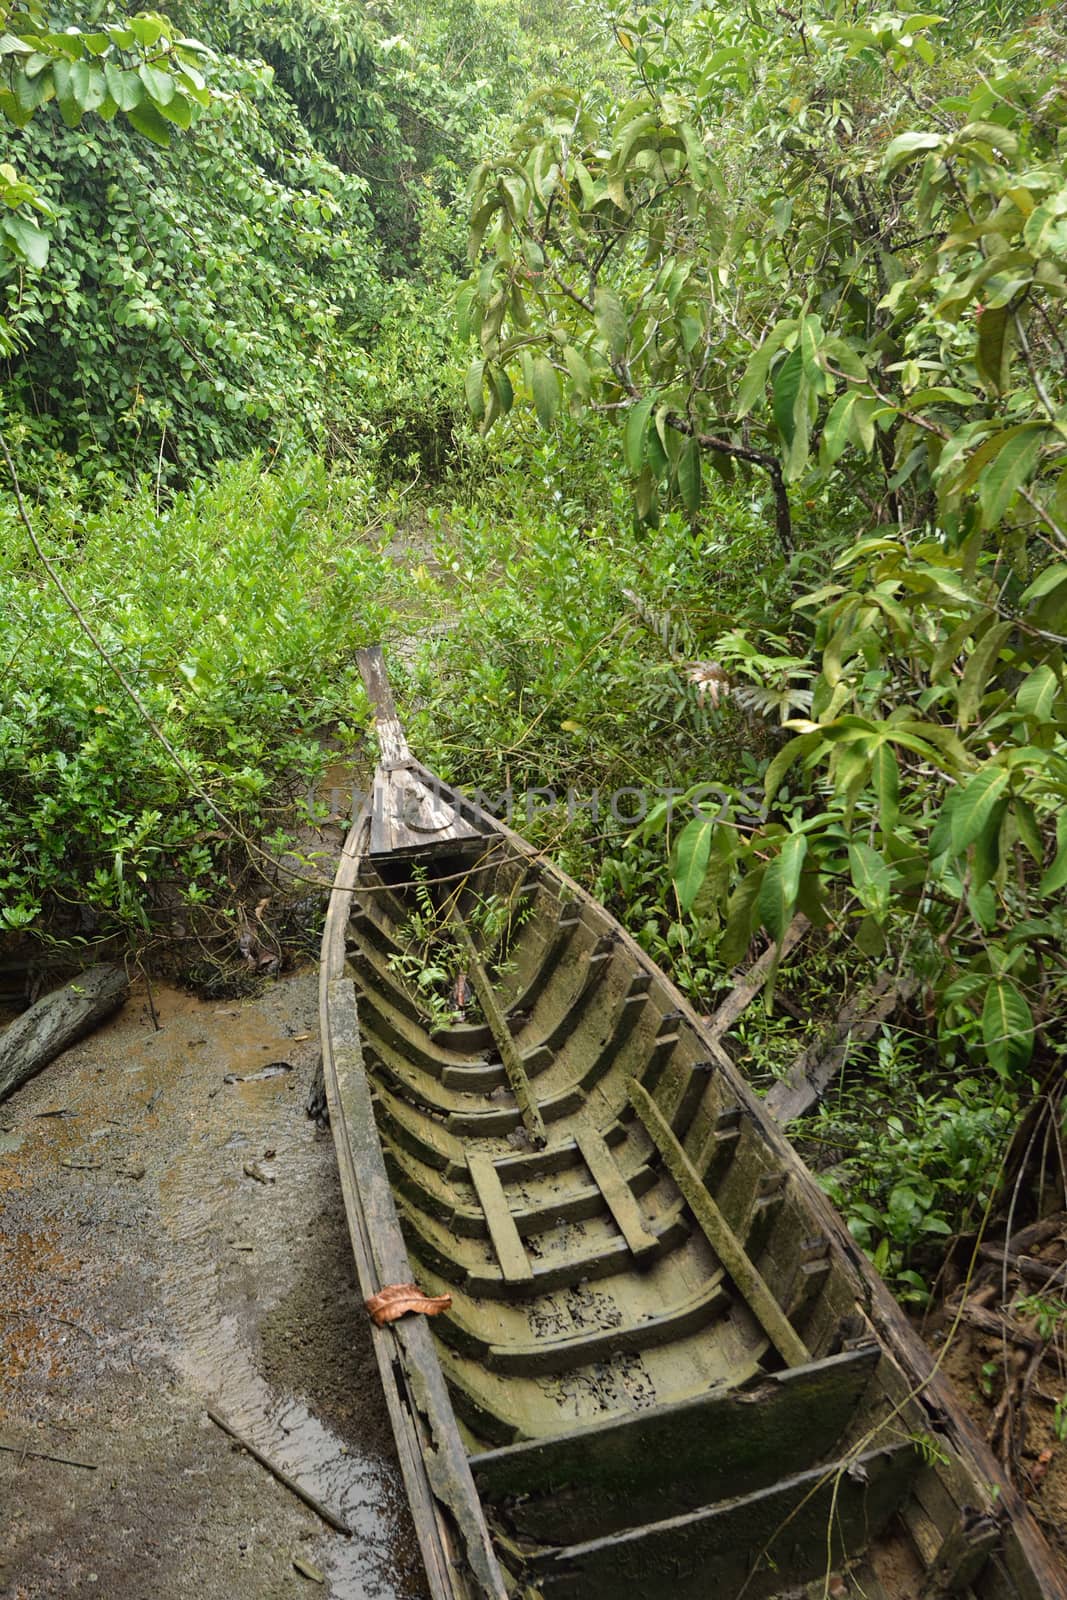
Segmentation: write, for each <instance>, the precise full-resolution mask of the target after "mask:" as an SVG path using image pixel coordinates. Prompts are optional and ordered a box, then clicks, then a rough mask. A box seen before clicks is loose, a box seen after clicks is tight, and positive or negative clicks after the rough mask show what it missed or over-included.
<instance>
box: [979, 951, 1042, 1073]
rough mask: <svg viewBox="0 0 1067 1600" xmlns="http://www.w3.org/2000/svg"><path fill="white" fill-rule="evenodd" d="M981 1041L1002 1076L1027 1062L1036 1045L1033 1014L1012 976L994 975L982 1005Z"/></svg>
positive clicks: (994, 1068)
mask: <svg viewBox="0 0 1067 1600" xmlns="http://www.w3.org/2000/svg"><path fill="white" fill-rule="evenodd" d="M982 1042H983V1043H984V1045H985V1047H986V1054H987V1055H988V1057H989V1063H990V1065H991V1066H992V1068H993V1070H994V1071H995V1072H996V1073H997V1074H998V1075H999V1076H1000V1077H1002V1078H1006V1077H1009V1076H1011V1075H1012V1074H1014V1073H1015V1072H1018V1071H1020V1070H1021V1069H1022V1068H1023V1067H1025V1066H1026V1065H1027V1063H1028V1062H1029V1060H1030V1057H1031V1055H1032V1053H1033V1048H1034V1017H1033V1012H1032V1011H1031V1010H1030V1007H1029V1005H1028V1004H1027V1002H1026V1000H1025V998H1024V997H1023V995H1022V994H1021V993H1020V991H1019V990H1018V989H1017V988H1016V986H1015V984H1014V983H1012V981H1011V979H1010V978H1005V977H1003V976H1001V977H995V978H993V979H992V981H991V983H990V985H989V988H988V990H987V991H986V997H985V1004H984V1005H983V1007H982Z"/></svg>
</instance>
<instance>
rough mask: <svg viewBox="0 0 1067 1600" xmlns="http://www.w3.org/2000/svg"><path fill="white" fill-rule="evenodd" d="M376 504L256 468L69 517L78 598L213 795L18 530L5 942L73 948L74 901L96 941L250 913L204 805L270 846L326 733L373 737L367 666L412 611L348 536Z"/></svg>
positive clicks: (355, 537)
mask: <svg viewBox="0 0 1067 1600" xmlns="http://www.w3.org/2000/svg"><path fill="white" fill-rule="evenodd" d="M372 492H373V491H372V485H371V482H370V480H369V479H367V478H365V477H364V478H362V479H361V478H348V479H345V480H331V479H329V478H328V477H327V476H326V474H325V472H324V470H323V469H322V467H321V466H320V465H317V464H315V463H313V462H309V463H306V464H303V465H299V466H295V467H293V468H292V469H290V470H289V471H287V472H285V473H275V474H266V473H264V472H263V471H262V470H261V465H260V463H259V462H258V461H256V460H252V461H250V462H247V463H245V464H243V465H240V466H234V467H228V468H225V469H223V470H222V471H220V473H219V475H218V477H217V479H216V481H215V482H214V483H212V484H201V485H197V486H196V487H194V488H193V489H191V490H189V491H187V492H186V493H183V494H180V495H178V496H176V497H175V499H174V501H173V503H172V504H171V505H169V506H167V507H164V508H160V507H158V506H157V504H156V502H155V498H154V496H153V494H152V492H151V490H150V489H149V488H147V487H146V488H143V489H141V490H140V492H139V493H137V494H136V495H134V496H133V497H131V498H129V499H122V498H119V497H117V496H116V498H115V499H114V500H113V501H112V502H111V503H110V504H109V505H107V506H105V507H103V508H102V509H99V510H96V511H94V512H91V513H88V514H86V515H85V516H84V517H83V516H81V515H80V514H79V513H78V512H77V510H76V509H74V508H70V507H69V506H68V507H63V508H55V509H54V510H53V513H52V515H51V518H50V520H49V522H48V525H47V527H46V528H45V529H44V530H43V533H44V537H45V538H46V540H47V542H48V544H49V547H50V551H51V553H52V556H53V558H54V559H55V560H56V561H57V562H58V563H59V565H60V567H61V569H62V571H63V574H64V579H65V582H66V583H67V585H68V587H69V588H70V589H71V590H72V592H73V594H74V596H75V599H76V600H77V601H78V602H79V604H80V605H81V607H82V608H83V610H84V612H85V614H86V616H87V618H88V620H89V622H90V625H91V626H92V628H93V629H94V631H95V632H96V634H97V636H98V637H99V638H100V639H101V641H102V642H103V643H104V645H105V647H106V648H107V649H108V651H109V652H110V653H111V654H112V655H114V657H115V658H116V659H117V661H118V662H119V664H120V665H121V667H122V669H123V671H124V673H125V674H126V675H127V677H128V678H129V679H130V680H131V682H132V683H133V684H134V686H135V688H136V689H137V691H138V694H139V695H140V697H141V698H142V700H143V701H144V702H145V704H146V705H147V707H148V709H149V711H150V713H151V715H152V717H153V718H154V720H155V721H156V722H157V724H158V725H159V727H160V728H161V729H162V731H163V732H164V734H165V735H166V737H167V739H168V740H169V742H170V743H171V744H172V745H173V746H174V747H175V748H176V750H177V751H178V753H179V756H180V758H181V761H182V764H183V766H184V767H185V768H186V769H187V771H188V772H189V773H190V774H191V775H192V777H193V779H194V780H195V783H196V786H197V789H198V791H199V795H198V794H197V793H191V792H190V786H189V782H188V780H187V778H186V776H185V775H184V774H183V773H182V772H180V771H177V770H176V769H175V766H174V763H173V762H172V760H171V758H170V757H169V755H168V754H167V752H166V751H165V750H164V749H163V748H162V746H161V745H160V744H159V742H158V741H157V740H156V739H155V737H154V735H153V733H152V731H151V730H150V729H149V728H148V727H147V726H146V725H145V723H144V721H143V720H142V719H141V717H140V716H139V714H138V712H137V710H136V708H135V707H134V705H133V704H132V703H131V701H130V700H129V698H128V697H127V696H126V695H125V693H124V692H123V691H122V690H121V689H120V688H119V686H118V685H117V684H116V682H115V679H114V677H113V676H112V674H111V673H110V671H109V670H108V668H107V666H106V665H105V664H104V663H103V662H102V661H101V659H100V657H99V655H98V654H97V653H96V652H95V650H94V649H93V648H92V646H91V645H90V644H89V641H88V640H87V639H86V637H85V635H84V633H83V632H82V631H81V629H80V628H79V626H78V624H77V622H76V621H75V619H74V618H73V617H72V616H71V614H70V612H69V611H68V610H67V609H66V607H65V606H64V605H63V602H62V601H61V599H60V597H59V596H58V594H57V593H56V591H55V590H54V589H53V588H52V587H51V586H50V585H49V584H48V583H46V581H45V580H44V577H43V575H42V574H41V573H40V572H39V571H38V570H37V568H36V566H35V564H34V562H33V560H32V559H31V558H30V556H29V554H28V550H27V545H26V542H25V538H24V535H23V534H22V532H21V530H20V529H19V528H18V526H17V525H16V524H15V522H14V520H13V518H12V517H11V514H10V512H6V513H5V521H4V543H3V555H2V557H0V560H2V563H3V570H2V578H0V582H2V585H3V588H4V592H5V597H6V604H5V607H4V611H3V615H2V616H0V658H2V659H3V660H4V661H5V662H6V663H7V670H6V671H5V673H4V674H3V679H2V682H0V841H2V843H0V856H2V858H3V861H4V868H3V873H2V876H0V927H6V928H9V929H10V928H16V927H24V926H27V925H29V924H32V923H34V922H35V921H36V920H37V919H38V918H40V919H42V923H43V925H44V926H48V925H52V926H53V927H57V928H61V929H62V930H63V931H69V929H70V926H71V924H70V922H69V919H68V920H67V921H66V922H64V920H63V918H61V917H58V916H57V911H58V910H59V908H61V907H62V906H63V905H64V904H65V905H67V906H74V907H79V908H82V915H81V925H82V926H83V927H97V926H98V927H99V928H100V930H101V931H108V930H114V929H116V928H122V927H125V928H128V929H136V928H138V927H142V928H143V927H145V926H146V925H147V924H148V923H149V921H150V919H151V917H152V915H153V908H154V907H156V906H160V905H163V906H167V905H170V906H171V907H173V906H174V905H175V904H180V902H181V900H182V899H183V898H184V899H185V900H186V901H188V902H190V903H193V904H197V903H200V902H209V903H210V902H212V901H215V900H218V899H219V898H222V899H224V900H227V899H232V885H231V884H230V883H229V881H228V879H227V876H226V872H227V863H228V862H229V863H231V864H232V865H233V866H234V870H240V869H241V865H242V863H245V864H247V854H246V851H245V849H244V846H243V844H242V842H241V840H239V839H235V838H234V837H231V836H230V835H229V834H228V832H227V829H226V828H225V827H223V826H222V825H221V824H220V821H219V818H218V815H217V814H216V813H215V812H214V811H213V810H212V809H211V808H210V807H209V806H208V805H207V804H206V803H205V801H204V799H203V798H202V796H203V795H207V796H209V797H210V799H211V801H213V802H214V804H215V806H217V807H219V808H221V810H222V811H223V812H224V813H225V815H226V817H227V818H228V819H231V820H232V822H233V823H234V824H235V825H236V827H237V828H238V829H239V830H240V831H241V833H242V834H244V835H246V836H248V837H250V838H251V839H253V841H262V839H263V838H264V836H265V835H267V834H271V833H274V832H275V831H276V829H277V826H278V821H279V816H281V817H282V820H285V815H286V814H285V813H284V812H282V813H279V811H278V809H277V808H278V803H279V801H280V800H281V799H283V798H284V797H285V794H286V791H287V788H289V787H291V788H295V789H297V790H298V791H299V793H300V794H301V795H302V794H304V793H305V792H306V790H307V789H308V786H309V785H310V784H311V783H312V781H313V779H314V775H315V773H316V772H317V771H319V770H321V768H322V767H323V765H324V763H325V761H326V760H327V754H326V750H325V748H324V744H323V740H322V735H323V733H324V732H330V733H337V732H341V733H343V732H344V730H346V729H348V730H352V729H353V728H354V727H358V726H360V724H361V721H362V710H361V708H362V707H363V705H364V704H365V702H364V700H363V698H362V690H361V689H360V688H359V687H358V686H357V685H358V677H357V675H356V673H355V668H354V661H353V651H354V649H355V647H356V646H357V645H358V644H361V643H364V642H366V640H367V639H368V638H370V637H372V636H375V635H377V634H380V633H381V632H382V631H383V630H384V629H385V626H386V623H387V620H388V619H389V617H390V615H391V604H392V603H396V602H401V601H403V600H404V597H405V595H407V594H409V587H408V585H407V583H406V580H405V578H404V575H403V573H402V571H401V570H400V569H399V568H397V567H396V566H395V565H394V564H393V563H392V562H391V561H390V559H389V558H388V557H387V556H385V555H383V553H382V552H381V550H380V548H379V547H378V545H377V543H376V542H375V540H374V539H373V537H368V536H367V535H366V534H362V533H359V532H357V533H353V532H352V527H353V524H355V525H356V526H357V527H362V526H364V525H365V524H366V522H367V521H368V509H369V504H370V501H371V497H372ZM289 815H290V816H291V813H289ZM283 843H284V841H283V840H278V839H275V840H274V841H273V845H274V848H275V849H277V848H279V847H281V846H282V845H283ZM257 859H258V858H257ZM75 925H76V924H75Z"/></svg>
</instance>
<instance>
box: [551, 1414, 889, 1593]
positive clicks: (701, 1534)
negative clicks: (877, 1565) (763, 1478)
mask: <svg viewBox="0 0 1067 1600" xmlns="http://www.w3.org/2000/svg"><path fill="white" fill-rule="evenodd" d="M916 1468H917V1457H916V1454H915V1452H914V1450H913V1449H912V1447H911V1446H910V1445H897V1446H892V1447H890V1448H889V1449H886V1450H872V1451H870V1452H868V1453H867V1454H866V1455H863V1456H860V1457H859V1458H858V1459H857V1460H856V1461H854V1462H851V1463H849V1462H842V1463H841V1464H840V1465H839V1466H838V1467H837V1468H836V1469H835V1468H834V1467H815V1468H814V1469H812V1470H810V1471H808V1472H802V1473H798V1474H797V1475H796V1476H795V1477H792V1478H784V1479H781V1480H779V1481H778V1482H777V1483H775V1484H773V1485H772V1486H771V1487H770V1488H766V1489H761V1490H759V1491H757V1492H756V1493H755V1494H751V1495H745V1496H742V1497H741V1498H739V1499H733V1500H728V1501H726V1502H724V1503H722V1504H720V1505H715V1506H710V1507H708V1508H706V1509H703V1510H700V1511H696V1512H692V1513H690V1514H689V1515H688V1516H682V1517H671V1518H668V1519H667V1520H666V1521H664V1522H658V1523H653V1524H651V1525H650V1526H646V1527H642V1528H633V1529H630V1530H628V1531H627V1532H626V1533H625V1534H621V1535H615V1536H610V1537H608V1538H606V1539H593V1540H588V1541H586V1542H584V1543H582V1544H578V1545H570V1546H567V1547H565V1548H563V1549H559V1550H552V1551H546V1552H545V1553H544V1554H543V1555H542V1554H538V1555H535V1556H532V1557H531V1558H530V1562H529V1567H530V1569H531V1576H532V1577H533V1578H534V1580H535V1582H536V1585H537V1587H538V1589H539V1590H540V1592H541V1593H542V1594H543V1595H544V1597H545V1600H618V1596H619V1595H620V1594H626V1595H631V1596H639V1597H640V1600H708V1596H709V1595H723V1596H733V1595H738V1594H744V1596H745V1600H770V1597H771V1596H774V1595H778V1594H780V1593H781V1592H782V1589H783V1588H785V1587H788V1588H793V1587H794V1586H795V1585H796V1584H797V1583H803V1582H806V1581H807V1580H808V1579H809V1578H815V1577H818V1576H821V1575H822V1574H823V1573H824V1572H825V1571H826V1570H827V1564H828V1562H830V1563H831V1564H836V1562H838V1561H840V1560H841V1559H842V1556H843V1554H844V1553H846V1552H847V1551H848V1550H849V1549H850V1548H851V1549H854V1548H855V1546H856V1543H857V1541H859V1542H861V1543H866V1542H867V1541H869V1540H870V1539H871V1538H872V1537H873V1536H874V1535H876V1534H877V1533H878V1532H879V1531H880V1530H881V1529H882V1528H884V1527H885V1525H886V1523H887V1522H888V1521H889V1519H890V1517H891V1516H892V1515H893V1513H894V1512H895V1511H896V1509H897V1507H898V1506H899V1505H900V1502H901V1500H902V1499H903V1498H904V1495H905V1494H906V1492H907V1490H908V1487H909V1484H910V1482H911V1480H912V1478H913V1477H914V1476H915V1472H916ZM830 1570H832V1565H831V1568H830ZM783 1576H785V1577H786V1579H787V1583H786V1584H783V1581H782V1580H783Z"/></svg>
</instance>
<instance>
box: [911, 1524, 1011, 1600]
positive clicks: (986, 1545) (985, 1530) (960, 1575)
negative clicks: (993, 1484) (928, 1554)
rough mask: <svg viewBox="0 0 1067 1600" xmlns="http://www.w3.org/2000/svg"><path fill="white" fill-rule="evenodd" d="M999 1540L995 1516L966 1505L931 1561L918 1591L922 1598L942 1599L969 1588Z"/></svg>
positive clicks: (928, 1599)
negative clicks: (973, 1509)
mask: <svg viewBox="0 0 1067 1600" xmlns="http://www.w3.org/2000/svg"><path fill="white" fill-rule="evenodd" d="M999 1542H1000V1529H999V1527H998V1526H997V1522H996V1519H995V1518H994V1517H990V1516H987V1515H985V1514H984V1513H982V1512H979V1511H972V1510H971V1509H969V1508H965V1509H964V1510H963V1511H962V1512H961V1514H960V1518H959V1521H958V1522H957V1523H956V1526H955V1527H954V1528H953V1529H952V1531H951V1532H950V1533H949V1534H948V1535H947V1536H946V1537H945V1539H944V1540H943V1541H942V1544H941V1548H940V1550H939V1551H938V1553H937V1555H936V1556H935V1557H934V1560H933V1562H932V1563H931V1566H930V1570H929V1572H928V1573H927V1574H926V1578H925V1580H924V1582H923V1586H922V1589H921V1591H920V1593H921V1596H922V1600H941V1597H942V1596H948V1595H953V1594H959V1593H961V1591H962V1590H964V1589H966V1588H968V1587H969V1586H970V1584H971V1583H972V1582H973V1581H974V1579H975V1578H977V1577H978V1574H979V1573H980V1572H981V1570H982V1568H983V1567H984V1566H985V1564H986V1561H987V1560H988V1558H989V1556H990V1555H991V1554H992V1552H993V1551H994V1550H995V1549H996V1547H997V1545H998V1544H999Z"/></svg>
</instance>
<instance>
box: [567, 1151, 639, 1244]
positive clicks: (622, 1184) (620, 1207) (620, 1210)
mask: <svg viewBox="0 0 1067 1600" xmlns="http://www.w3.org/2000/svg"><path fill="white" fill-rule="evenodd" d="M575 1139H576V1141H577V1144H578V1148H579V1150H580V1151H581V1152H582V1160H583V1161H584V1162H585V1164H586V1166H587V1167H588V1168H589V1171H590V1172H591V1173H592V1175H593V1182H594V1183H595V1184H596V1186H597V1188H598V1189H599V1190H600V1192H601V1194H602V1195H603V1196H604V1199H605V1200H606V1201H607V1205H608V1210H609V1211H610V1212H611V1215H612V1217H613V1218H614V1219H615V1226H616V1227H617V1228H618V1230H619V1232H620V1233H621V1234H622V1236H623V1238H624V1239H625V1240H626V1243H627V1244H628V1245H629V1247H630V1249H631V1250H632V1251H633V1253H634V1255H635V1256H636V1257H637V1259H638V1260H639V1261H640V1260H641V1258H642V1256H647V1255H648V1253H649V1252H650V1251H652V1250H655V1249H656V1247H657V1243H658V1241H657V1239H656V1236H655V1234H654V1233H653V1232H652V1231H651V1229H650V1228H649V1227H648V1225H647V1223H646V1222H645V1217H644V1213H643V1212H642V1210H641V1207H640V1206H639V1205H638V1203H637V1200H636V1199H635V1198H634V1192H633V1190H632V1189H631V1188H630V1185H629V1184H628V1183H627V1182H626V1179H625V1178H624V1177H623V1175H622V1170H621V1168H620V1167H619V1164H618V1162H617V1161H616V1160H615V1157H614V1156H613V1155H612V1153H611V1151H610V1150H609V1149H608V1147H607V1145H606V1144H605V1143H604V1140H603V1139H602V1138H601V1136H600V1134H599V1133H598V1132H597V1130H596V1129H595V1128H593V1127H584V1128H579V1129H578V1131H577V1132H576V1134H575Z"/></svg>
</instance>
